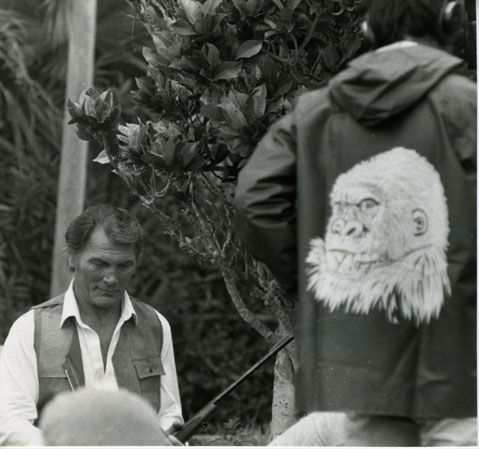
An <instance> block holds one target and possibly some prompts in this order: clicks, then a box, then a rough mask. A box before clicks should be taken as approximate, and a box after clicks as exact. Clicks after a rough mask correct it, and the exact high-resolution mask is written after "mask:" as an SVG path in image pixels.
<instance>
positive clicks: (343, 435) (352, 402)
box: [235, 0, 477, 446]
mask: <svg viewBox="0 0 479 449" xmlns="http://www.w3.org/2000/svg"><path fill="white" fill-rule="evenodd" d="M464 26H465V6H464V4H463V2H462V1H451V0H370V1H369V5H368V14H367V20H366V22H365V23H364V27H363V29H364V33H365V36H366V37H367V38H368V39H369V41H370V42H371V43H373V45H374V46H375V49H374V50H373V51H370V52H367V53H365V54H363V55H361V56H359V57H357V58H356V59H354V60H353V61H351V62H350V63H349V65H348V66H347V67H346V68H345V69H344V70H343V71H342V72H341V73H339V74H338V75H336V76H335V77H334V78H332V79H331V80H330V82H329V84H328V85H327V86H326V87H324V88H321V89H318V90H314V91H311V92H309V93H306V94H304V95H302V96H301V97H299V99H298V100H297V102H296V104H295V106H294V108H293V110H292V111H291V112H290V113H288V114H287V115H286V116H284V117H283V118H282V119H280V120H279V121H278V122H277V123H275V124H274V125H273V126H272V127H271V128H270V130H269V131H268V132H267V133H266V135H265V136H264V138H263V139H262V140H261V142H260V143H259V145H258V147H257V148H256V150H255V151H254V153H253V155H252V156H251V159H250V160H249V162H248V163H247V164H246V166H245V167H244V168H243V170H242V171H241V172H240V175H239V181H238V186H237V189H236V199H235V203H236V208H237V220H238V222H237V223H238V231H239V233H240V235H241V237H242V238H243V240H244V242H245V243H246V245H247V246H248V248H249V249H250V251H251V252H252V253H253V255H255V256H256V257H257V258H259V259H261V260H263V261H264V262H265V263H266V264H267V265H268V266H269V267H270V269H271V271H272V273H273V274H274V275H275V276H276V277H277V279H278V280H279V281H280V282H281V283H282V285H283V286H284V288H285V289H286V290H287V291H289V292H290V293H292V294H297V295H298V307H297V309H298V315H297V323H296V331H295V333H296V335H295V337H296V340H297V343H298V350H299V373H298V377H297V410H298V416H305V415H307V416H306V417H305V418H303V419H302V420H301V421H299V422H298V423H297V424H296V425H295V426H293V427H294V429H293V428H292V430H290V431H286V432H285V434H283V435H282V436H280V437H279V440H280V443H279V444H282V445H295V444H304V445H308V444H309V445H315V443H317V441H313V440H314V438H310V439H309V440H308V438H302V439H301V441H298V440H297V439H295V437H294V435H303V437H304V436H305V435H308V434H307V433H306V432H308V430H307V429H309V430H311V429H313V428H314V426H316V425H320V422H321V419H322V418H323V417H327V418H328V421H330V420H334V419H337V422H338V425H339V426H340V427H341V430H340V432H338V434H340V440H341V441H338V442H337V444H338V445H346V446H411V445H412V446H420V445H426V446H435V445H451V446H462V445H471V446H475V445H476V444H477V404H476V402H477V391H476V383H477V380H476V285H477V280H476V86H475V84H474V83H473V82H472V81H470V80H469V79H468V78H467V77H465V76H463V75H462V70H463V66H464V63H463V61H462V60H461V59H459V58H457V57H455V56H453V55H452V54H451V53H450V51H449V49H450V48H451V45H452V44H453V42H454V41H455V40H456V39H457V36H458V35H459V34H460V33H461V30H462V28H463V27H464ZM297 426H304V427H303V430H302V431H301V430H300V431H298V427H297ZM333 427H334V426H333ZM318 429H319V427H318ZM318 432H320V430H318ZM309 435H312V433H310V434H309ZM328 441H329V444H331V441H330V440H328ZM276 443H278V441H276Z"/></svg>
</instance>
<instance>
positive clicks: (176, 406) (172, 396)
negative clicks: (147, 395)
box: [156, 312, 184, 432]
mask: <svg viewBox="0 0 479 449" xmlns="http://www.w3.org/2000/svg"><path fill="white" fill-rule="evenodd" d="M156 313H157V315H158V318H159V320H160V322H161V326H162V328H163V349H162V351H161V363H162V364H163V369H164V370H165V374H164V376H163V377H162V379H161V406H160V410H159V411H158V419H159V421H160V426H161V428H162V429H163V430H164V431H165V432H167V431H168V430H169V429H171V428H172V427H174V426H177V425H182V424H183V423H184V421H183V416H182V411H181V400H180V391H179V388H178V378H177V375H176V365H175V354H174V351H173V339H172V336H171V327H170V325H169V323H168V321H166V319H165V317H163V315H161V314H160V313H158V312H156Z"/></svg>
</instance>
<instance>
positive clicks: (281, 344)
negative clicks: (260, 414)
mask: <svg viewBox="0 0 479 449" xmlns="http://www.w3.org/2000/svg"><path fill="white" fill-rule="evenodd" d="M293 339H294V337H293V336H292V335H287V336H286V337H284V338H283V339H282V340H280V341H279V342H278V343H276V345H275V346H273V347H272V348H271V349H270V351H269V352H268V353H267V354H266V355H264V356H263V357H262V358H261V359H260V360H258V361H257V362H256V363H255V364H254V365H253V366H252V367H251V368H249V369H248V370H247V371H245V372H244V373H243V374H242V375H241V376H240V377H238V379H236V380H235V381H234V382H233V383H232V384H231V385H229V386H228V388H226V389H225V390H223V391H222V392H221V393H220V394H218V395H217V396H216V397H215V398H214V399H213V400H212V401H211V402H213V403H217V402H219V401H221V399H223V398H224V397H225V396H226V395H228V394H229V393H230V392H231V391H232V390H234V389H235V388H236V387H237V386H238V385H239V384H240V383H242V382H243V381H244V380H245V379H246V378H247V377H248V376H249V375H250V374H251V373H253V372H254V371H256V370H257V369H258V368H259V367H260V366H261V365H263V363H265V362H266V361H267V360H268V359H270V358H271V357H273V356H274V355H275V354H276V353H278V352H279V351H280V350H281V349H283V348H284V347H285V346H286V345H287V344H288V343H289V342H290V341H291V340H293Z"/></svg>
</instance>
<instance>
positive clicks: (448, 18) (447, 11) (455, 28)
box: [438, 0, 467, 41]
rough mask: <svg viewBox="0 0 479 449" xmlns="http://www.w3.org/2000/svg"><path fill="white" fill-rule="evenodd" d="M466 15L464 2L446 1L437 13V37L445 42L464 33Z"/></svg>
mask: <svg viewBox="0 0 479 449" xmlns="http://www.w3.org/2000/svg"><path fill="white" fill-rule="evenodd" d="M466 20H467V14H466V6H465V4H464V0H454V1H446V2H445V3H444V4H443V6H442V8H441V12H440V13H439V20H438V35H439V36H440V37H441V38H442V39H443V40H444V41H447V40H449V39H451V38H454V37H456V36H457V34H458V33H460V32H462V31H464V26H465V24H466Z"/></svg>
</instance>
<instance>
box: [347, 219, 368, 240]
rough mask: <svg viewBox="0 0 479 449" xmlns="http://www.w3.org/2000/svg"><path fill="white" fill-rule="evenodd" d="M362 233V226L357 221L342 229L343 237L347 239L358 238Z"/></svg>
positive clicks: (352, 221) (348, 223)
mask: <svg viewBox="0 0 479 449" xmlns="http://www.w3.org/2000/svg"><path fill="white" fill-rule="evenodd" d="M363 231H364V226H363V224H362V223H361V222H359V221H358V220H351V221H348V222H347V223H346V226H345V227H344V235H345V236H348V237H359V236H360V235H361V234H362V233H363Z"/></svg>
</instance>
